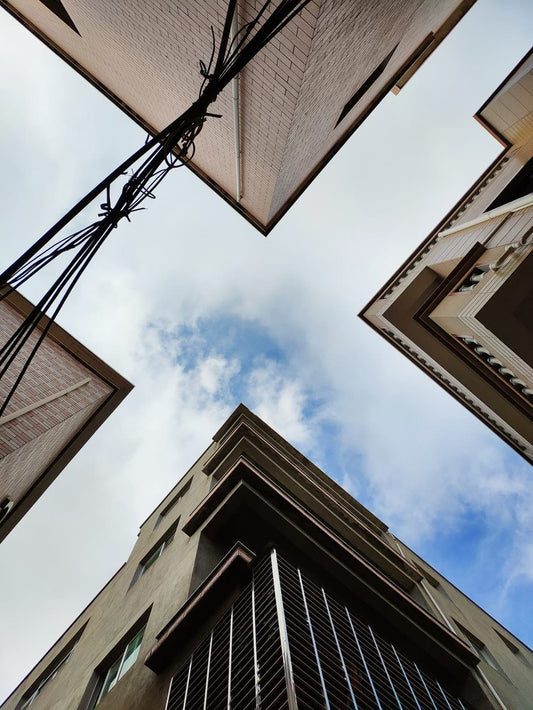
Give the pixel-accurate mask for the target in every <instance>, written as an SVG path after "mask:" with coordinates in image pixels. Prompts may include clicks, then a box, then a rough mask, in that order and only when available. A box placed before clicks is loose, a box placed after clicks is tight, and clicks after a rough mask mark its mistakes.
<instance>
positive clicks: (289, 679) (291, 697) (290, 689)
mask: <svg viewBox="0 0 533 710" xmlns="http://www.w3.org/2000/svg"><path fill="white" fill-rule="evenodd" d="M270 561H271V565H272V578H273V583H274V597H275V599H276V612H277V617H278V627H279V635H280V640H281V655H282V658H283V669H284V672H285V686H286V689H287V701H288V704H289V710H298V701H297V699H296V689H295V686H294V675H293V672H292V661H291V651H290V648H289V635H288V633H287V622H286V620H285V610H284V608H283V597H282V594H281V581H280V578H279V567H278V558H277V555H276V550H275V549H273V550H272V552H271V554H270Z"/></svg>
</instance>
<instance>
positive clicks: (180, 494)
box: [155, 479, 192, 527]
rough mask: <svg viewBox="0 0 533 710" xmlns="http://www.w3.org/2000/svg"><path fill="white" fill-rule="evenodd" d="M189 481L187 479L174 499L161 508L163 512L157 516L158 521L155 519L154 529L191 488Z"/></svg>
mask: <svg viewBox="0 0 533 710" xmlns="http://www.w3.org/2000/svg"><path fill="white" fill-rule="evenodd" d="M191 480H192V479H189V480H188V481H187V483H185V485H183V486H182V487H181V488H180V490H179V491H178V493H176V495H175V496H174V498H172V500H171V501H170V503H168V505H166V506H165V507H164V508H163V510H162V511H161V513H160V514H159V517H158V519H157V521H156V523H155V527H157V526H158V525H159V523H160V522H161V521H162V520H163V518H164V517H165V516H166V515H168V514H169V513H170V511H171V510H172V508H174V506H176V505H177V504H178V503H179V502H180V500H181V499H182V498H183V496H184V495H185V494H186V493H187V491H188V490H189V488H190V487H191Z"/></svg>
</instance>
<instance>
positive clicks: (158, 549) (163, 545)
mask: <svg viewBox="0 0 533 710" xmlns="http://www.w3.org/2000/svg"><path fill="white" fill-rule="evenodd" d="M178 523H179V518H178V520H177V521H176V522H175V523H174V525H173V526H172V527H171V528H169V529H168V530H167V532H166V533H165V536H164V537H163V538H162V539H161V540H160V541H159V542H158V543H157V545H156V546H155V547H154V548H152V550H151V551H150V552H149V553H148V555H147V556H146V557H145V558H144V560H142V562H141V563H140V564H139V566H138V567H137V570H136V571H135V575H134V577H133V579H132V582H131V584H132V585H133V584H135V582H136V581H137V580H138V579H139V577H142V576H143V574H144V573H145V572H146V570H148V569H150V567H151V566H152V565H153V564H154V562H157V560H158V559H159V558H160V557H161V555H162V554H163V552H164V551H165V550H166V549H167V547H168V546H169V545H170V544H171V543H172V541H173V540H174V535H175V534H176V528H177V527H178ZM130 586H131V585H130Z"/></svg>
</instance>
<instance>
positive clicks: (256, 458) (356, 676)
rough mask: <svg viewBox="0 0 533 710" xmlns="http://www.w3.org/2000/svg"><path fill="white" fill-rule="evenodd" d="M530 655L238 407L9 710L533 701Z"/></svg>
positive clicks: (511, 707)
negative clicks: (531, 695)
mask: <svg viewBox="0 0 533 710" xmlns="http://www.w3.org/2000/svg"><path fill="white" fill-rule="evenodd" d="M532 681H533V653H532V652H531V650H530V649H528V648H527V647H526V646H525V645H524V644H522V643H521V642H520V641H519V640H518V639H517V638H515V637H514V636H513V635H512V634H511V633H509V631H507V630H506V629H505V628H504V627H502V626H501V625H500V624H499V623H498V622H497V621H496V620H495V619H493V618H491V617H490V616H489V615H488V614H486V613H485V612H484V611H483V610H482V609H480V608H479V607H478V606H477V605H476V604H474V603H473V602H472V601H471V600H470V599H468V598H467V597H466V596H465V595H464V594H462V593H461V592H460V591H459V590H458V589H457V588H456V587H454V585H452V584H451V583H450V582H449V581H448V580H446V579H445V578H444V577H443V576H442V575H440V574H439V573H438V572H437V571H436V570H434V569H432V568H431V567H430V566H429V565H428V564H427V563H426V562H425V561H424V560H423V559H421V558H420V557H419V556H418V555H417V554H416V553H415V552H413V551H412V550H411V549H409V548H408V547H407V546H406V545H404V544H403V543H402V542H401V541H400V540H398V539H397V538H396V537H395V536H394V535H393V534H392V533H391V532H390V531H389V530H388V528H387V526H386V525H385V524H384V523H383V522H382V521H381V520H379V519H378V518H377V517H376V516H375V515H373V514H372V513H371V512H370V511H369V510H367V509H366V508H365V507H364V506H362V505H361V504H360V503H359V502H358V501H356V500H354V499H353V498H352V497H351V496H350V495H348V494H347V493H346V492H345V491H344V490H343V489H342V488H341V487H340V486H338V485H337V484H336V483H335V482H334V481H332V480H331V479H330V478H328V476H326V475H325V474H324V473H323V472H322V471H321V470H320V469H318V468H317V467H316V466H315V465H314V464H313V463H311V462H310V461H309V460H308V459H306V458H305V457H304V456H303V455H302V454H301V453H300V452H298V451H297V450H296V449H294V448H293V447H292V446H291V445H290V444H289V443H287V442H286V441H285V440H284V439H283V438H282V437H280V436H279V434H277V433H276V432H275V431H274V430H272V429H271V428H270V427H268V426H267V425H266V424H265V423H264V422H262V421H261V420H260V419H259V418H258V417H256V416H255V415H253V414H252V413H251V412H250V411H249V410H247V409H246V407H244V406H243V405H240V406H239V407H238V408H237V409H236V410H235V411H234V412H233V414H232V415H231V416H230V417H229V418H228V420H227V421H226V422H225V423H224V424H223V426H222V427H221V428H220V430H219V431H218V432H217V433H216V434H215V436H214V440H213V443H212V444H211V445H210V446H209V448H208V449H207V450H206V451H205V452H204V453H203V454H202V455H201V456H200V458H199V459H198V460H197V461H196V463H195V464H194V465H193V466H192V467H191V469H190V470H189V471H188V472H187V473H186V474H185V475H184V476H183V478H182V479H181V480H180V481H179V483H178V484H177V486H176V487H175V488H174V489H173V490H172V491H170V493H169V494H168V495H167V496H166V497H165V498H164V500H163V501H161V503H160V504H159V505H158V506H157V507H156V509H155V510H154V511H153V512H152V513H151V514H150V515H149V516H148V518H147V519H146V520H145V522H144V523H143V524H142V525H141V529H140V533H139V536H138V539H137V541H136V543H135V546H134V548H133V550H132V552H131V555H130V557H129V559H128V560H127V562H126V563H125V564H124V565H123V566H122V567H121V568H120V569H119V570H118V572H117V573H116V574H115V575H114V577H112V579H111V580H110V581H109V582H108V584H107V585H106V586H105V587H104V588H103V589H102V590H101V592H100V593H99V594H98V595H97V596H96V598H95V599H94V600H93V601H92V602H91V603H90V604H89V606H88V607H87V608H86V609H85V610H84V611H83V612H82V613H81V614H80V616H79V617H78V618H77V619H76V620H75V621H74V623H73V624H72V625H71V626H70V627H69V628H68V629H67V631H66V632H65V634H64V635H63V636H62V637H61V638H60V639H59V640H58V642H57V643H56V644H55V645H54V646H53V648H52V649H51V650H50V651H49V652H48V653H47V654H46V655H45V656H44V658H43V659H42V660H41V661H40V662H39V663H38V664H37V666H36V667H35V668H34V669H33V671H32V672H31V673H30V674H29V675H28V676H27V677H26V678H25V679H24V680H23V682H22V683H21V684H20V685H19V686H18V688H17V689H16V690H15V691H14V692H13V693H12V695H11V696H10V697H9V698H8V699H7V700H6V701H5V703H4V704H3V706H2V708H3V710H26V708H31V710H41V709H43V710H44V709H46V710H49V709H50V708H54V710H75V709H76V710H92V708H95V707H97V708H98V710H126V709H127V710H146V708H150V710H158V709H161V710H163V709H166V710H177V709H178V708H179V709H180V710H192V708H208V709H209V710H216V709H217V708H230V707H231V708H235V709H236V710H245V709H246V708H257V707H262V708H272V710H282V708H291V709H294V708H300V709H301V710H304V709H305V710H308V709H309V708H316V709H317V710H318V709H319V708H325V707H327V708H331V709H333V708H335V709H337V710H341V709H342V710H344V709H345V708H359V709H361V708H364V709H365V710H370V709H371V708H381V709H382V710H385V709H387V710H389V708H410V709H412V710H468V709H470V710H488V709H498V710H518V708H526V707H529V700H530V691H531V684H532Z"/></svg>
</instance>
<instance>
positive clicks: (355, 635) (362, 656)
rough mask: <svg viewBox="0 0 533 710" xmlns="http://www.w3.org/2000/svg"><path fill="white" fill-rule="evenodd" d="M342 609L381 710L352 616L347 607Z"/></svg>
mask: <svg viewBox="0 0 533 710" xmlns="http://www.w3.org/2000/svg"><path fill="white" fill-rule="evenodd" d="M344 609H345V611H346V616H347V617H348V621H349V623H350V627H351V629H352V634H353V637H354V639H355V643H356V644H357V648H358V649H359V655H360V656H361V660H362V661H363V665H364V667H365V671H366V675H367V676H368V681H369V683H370V687H371V688H372V692H373V693H374V698H375V700H376V703H377V705H378V708H379V710H383V707H382V705H381V702H380V700H379V696H378V694H377V691H376V687H375V685H374V681H373V680H372V676H371V675H370V670H369V669H368V666H367V663H366V658H365V655H364V653H363V649H362V648H361V644H360V643H359V639H358V638H357V634H356V633H355V629H354V626H353V623H352V617H351V616H350V612H349V611H348V607H346V606H345V607H344Z"/></svg>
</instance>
